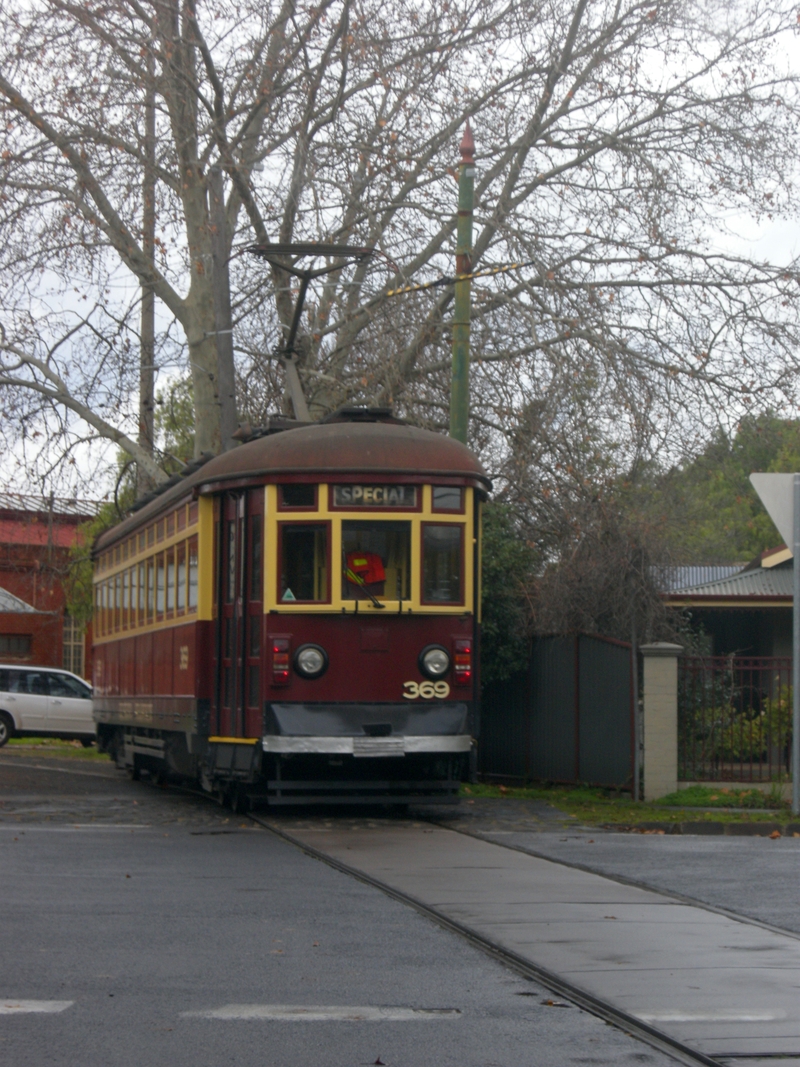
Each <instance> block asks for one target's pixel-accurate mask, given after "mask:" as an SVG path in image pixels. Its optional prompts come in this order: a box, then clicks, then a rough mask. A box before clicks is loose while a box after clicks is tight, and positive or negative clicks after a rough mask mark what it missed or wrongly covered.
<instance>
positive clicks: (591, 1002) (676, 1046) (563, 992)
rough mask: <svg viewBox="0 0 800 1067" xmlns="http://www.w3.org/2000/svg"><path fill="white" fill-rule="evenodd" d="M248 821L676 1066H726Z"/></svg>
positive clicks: (399, 893) (408, 897)
mask: <svg viewBox="0 0 800 1067" xmlns="http://www.w3.org/2000/svg"><path fill="white" fill-rule="evenodd" d="M248 818H250V819H251V820H252V821H253V822H255V823H258V825H260V826H262V827H263V828H264V829H265V830H268V831H269V832H270V833H272V834H274V835H275V836H276V837H279V838H282V839H283V840H284V841H286V842H287V843H289V844H291V845H293V846H294V847H295V848H298V849H300V851H301V852H304V853H305V854H306V855H307V856H310V857H311V858H313V859H317V860H320V861H321V862H322V863H325V864H327V865H328V866H329V867H332V868H333V869H334V870H338V871H340V872H341V873H343V874H347V875H349V876H350V877H351V878H355V879H356V880H357V881H359V882H362V883H363V884H365V885H369V886H372V887H373V888H374V889H378V890H380V891H381V892H382V893H385V894H386V895H387V896H389V897H392V898H393V899H394V900H397V901H399V902H400V903H402V904H406V905H407V906H408V907H411V908H414V910H415V911H417V912H419V913H420V914H421V915H424V916H426V917H427V918H428V919H430V920H431V921H432V922H435V923H436V924H437V925H438V926H440V927H442V928H443V929H445V930H450V931H451V932H452V933H455V934H458V936H459V937H461V938H463V939H465V940H466V941H468V942H469V943H470V944H472V945H474V946H475V947H476V948H479V949H480V950H481V951H482V952H485V953H486V954H487V955H489V956H491V957H492V958H493V959H495V960H497V961H498V962H500V963H503V964H504V965H505V966H507V967H509V968H510V969H511V970H513V971H515V972H516V973H517V974H519V975H521V976H522V977H523V978H527V979H529V980H531V981H536V982H539V983H540V984H541V985H542V986H544V987H545V988H546V989H548V990H550V991H551V992H552V993H555V994H556V995H558V996H560V997H564V998H565V999H567V1000H569V1001H570V1002H571V1003H573V1004H575V1005H576V1006H577V1007H580V1008H583V1009H584V1010H585V1011H588V1012H590V1013H591V1014H592V1015H595V1016H597V1017H598V1018H600V1019H603V1021H604V1022H606V1023H608V1024H609V1025H611V1026H615V1027H617V1028H618V1029H620V1030H622V1031H623V1032H624V1033H626V1034H629V1035H630V1036H632V1037H635V1038H638V1039H639V1040H640V1041H642V1042H644V1043H645V1044H647V1045H649V1046H650V1047H651V1048H653V1049H656V1050H658V1051H659V1052H662V1053H664V1054H666V1055H668V1056H671V1057H672V1058H673V1059H674V1060H676V1061H677V1062H678V1063H682V1064H685V1065H686V1067H698V1065H703V1067H724V1064H723V1062H722V1061H721V1060H718V1059H714V1058H713V1057H711V1056H707V1055H705V1053H703V1052H699V1051H698V1050H697V1049H694V1048H691V1047H690V1046H689V1045H686V1044H685V1043H684V1042H682V1041H679V1040H678V1039H677V1038H674V1037H671V1036H670V1035H669V1034H666V1033H664V1032H663V1031H661V1030H659V1029H657V1028H656V1027H654V1026H651V1025H649V1024H648V1023H645V1022H643V1021H642V1020H641V1019H637V1018H636V1017H635V1016H633V1015H630V1014H628V1013H627V1012H625V1011H622V1010H621V1009H620V1008H617V1007H615V1006H614V1005H613V1004H611V1003H609V1002H608V1001H605V1000H602V999H601V998H599V997H596V996H594V995H593V994H591V993H587V992H586V991H585V990H583V989H581V988H580V987H578V986H576V985H574V984H573V983H572V982H570V981H568V980H567V979H565V978H563V977H562V976H561V975H559V974H556V973H555V972H553V971H550V970H548V969H547V968H544V967H540V966H538V965H537V964H535V963H532V962H531V961H530V960H528V959H526V958H525V957H524V956H521V955H519V954H518V953H515V952H512V951H510V950H509V949H507V948H505V947H504V946H502V945H500V944H498V943H497V942H496V941H494V940H492V939H491V938H488V937H485V936H484V935H482V934H479V933H477V932H476V931H475V930H473V929H471V928H470V927H469V926H467V925H466V924H464V923H461V922H459V921H458V920H456V919H453V918H451V917H450V916H448V915H445V914H444V913H443V912H441V911H439V909H438V908H435V907H432V906H431V905H430V904H426V903H425V902H424V901H421V900H419V899H418V898H417V897H415V896H413V895H412V894H410V893H406V892H404V891H403V890H400V889H397V888H396V887H394V886H391V885H389V884H388V883H387V882H384V881H382V880H381V879H380V878H375V877H374V876H373V875H370V874H367V873H366V872H364V871H361V870H359V869H358V868H356V867H352V866H350V864H347V863H343V862H342V861H341V860H339V859H336V858H335V857H333V856H330V855H329V854H328V853H326V852H324V851H323V850H322V849H318V848H314V846H313V845H310V844H308V843H307V842H306V841H303V840H301V839H300V838H298V837H295V836H294V834H292V833H289V832H288V831H287V830H284V829H281V828H280V827H278V826H276V825H275V823H273V822H271V821H270V820H269V819H266V818H264V817H263V816H261V815H258V814H255V813H252V812H251V813H250V814H249V815H248ZM727 1058H729V1057H726V1059H727Z"/></svg>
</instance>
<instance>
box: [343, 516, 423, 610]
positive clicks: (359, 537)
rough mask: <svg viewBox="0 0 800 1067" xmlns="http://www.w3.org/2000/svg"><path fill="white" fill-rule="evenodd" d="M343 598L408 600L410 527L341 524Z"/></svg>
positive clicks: (405, 523)
mask: <svg viewBox="0 0 800 1067" xmlns="http://www.w3.org/2000/svg"><path fill="white" fill-rule="evenodd" d="M342 557H343V558H342V598H343V599H344V600H364V599H369V594H370V593H371V594H372V596H374V597H382V598H384V599H386V600H410V599H411V523H410V522H389V521H386V522H382V521H381V520H379V519H375V520H373V521H371V522H355V521H354V522H343V523H342Z"/></svg>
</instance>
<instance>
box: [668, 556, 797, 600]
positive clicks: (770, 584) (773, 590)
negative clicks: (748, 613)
mask: <svg viewBox="0 0 800 1067" xmlns="http://www.w3.org/2000/svg"><path fill="white" fill-rule="evenodd" d="M793 583H794V570H793V567H792V563H791V560H789V561H788V562H786V563H781V564H779V565H778V566H776V567H763V566H762V567H758V568H754V569H753V570H740V571H739V572H738V573H736V574H731V575H727V576H725V577H722V578H718V579H717V580H716V581H710V582H700V583H698V584H696V585H689V586H683V587H681V588H679V589H675V588H673V589H671V590H670V591H669V592H668V594H667V602H668V603H670V604H675V605H678V604H687V605H688V604H693V605H695V606H701V605H702V606H709V607H710V606H713V604H715V603H719V604H724V603H728V604H730V603H731V602H732V601H742V602H744V603H745V604H746V603H747V602H753V601H756V602H760V603H762V606H766V604H765V603H764V602H766V601H774V602H776V603H775V606H783V605H788V604H791V602H792V589H793Z"/></svg>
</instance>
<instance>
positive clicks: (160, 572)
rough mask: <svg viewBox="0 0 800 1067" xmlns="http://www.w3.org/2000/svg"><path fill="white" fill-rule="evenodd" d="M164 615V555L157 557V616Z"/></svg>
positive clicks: (161, 553)
mask: <svg viewBox="0 0 800 1067" xmlns="http://www.w3.org/2000/svg"><path fill="white" fill-rule="evenodd" d="M163 614H164V553H163V552H159V554H158V555H157V556H156V615H159V616H161V615H163Z"/></svg>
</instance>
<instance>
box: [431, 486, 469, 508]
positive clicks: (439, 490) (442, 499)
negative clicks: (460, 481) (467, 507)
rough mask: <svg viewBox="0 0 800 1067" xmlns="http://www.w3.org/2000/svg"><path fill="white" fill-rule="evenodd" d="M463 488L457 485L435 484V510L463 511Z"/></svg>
mask: <svg viewBox="0 0 800 1067" xmlns="http://www.w3.org/2000/svg"><path fill="white" fill-rule="evenodd" d="M463 492H464V490H463V489H459V488H458V486H456V485H434V486H433V510H434V511H463V510H464V505H463V503H462V497H463Z"/></svg>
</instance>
